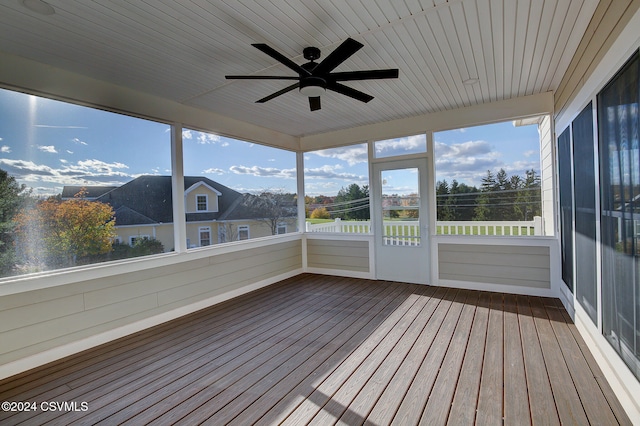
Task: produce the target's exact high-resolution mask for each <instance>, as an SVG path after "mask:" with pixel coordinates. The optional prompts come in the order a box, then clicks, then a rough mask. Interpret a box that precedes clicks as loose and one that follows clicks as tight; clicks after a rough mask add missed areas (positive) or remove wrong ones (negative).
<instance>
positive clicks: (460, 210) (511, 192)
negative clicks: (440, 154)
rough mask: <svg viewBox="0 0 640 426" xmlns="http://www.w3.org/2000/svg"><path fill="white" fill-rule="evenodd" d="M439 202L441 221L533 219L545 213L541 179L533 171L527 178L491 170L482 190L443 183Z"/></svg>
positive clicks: (456, 183)
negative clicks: (543, 210)
mask: <svg viewBox="0 0 640 426" xmlns="http://www.w3.org/2000/svg"><path fill="white" fill-rule="evenodd" d="M436 201H437V212H438V220H443V221H471V220H481V221H485V220H497V221H507V220H510V221H521V220H533V217H534V216H540V214H541V211H542V202H541V196H540V176H539V175H538V174H537V173H536V171H535V170H533V169H532V170H528V171H527V172H525V175H524V176H518V175H512V176H508V175H507V172H506V171H505V170H504V169H500V170H499V171H498V173H496V174H495V175H494V174H493V173H492V172H491V171H490V170H487V175H486V176H485V177H484V178H483V179H482V184H481V185H480V188H478V187H476V186H469V185H467V184H464V183H458V181H456V180H455V179H454V180H453V181H452V182H451V183H449V182H447V181H446V180H441V181H438V182H436Z"/></svg>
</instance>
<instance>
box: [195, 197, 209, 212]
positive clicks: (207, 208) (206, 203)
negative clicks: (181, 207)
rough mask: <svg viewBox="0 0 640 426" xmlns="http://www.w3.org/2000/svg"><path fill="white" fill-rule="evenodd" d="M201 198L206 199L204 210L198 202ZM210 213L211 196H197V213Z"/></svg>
mask: <svg viewBox="0 0 640 426" xmlns="http://www.w3.org/2000/svg"><path fill="white" fill-rule="evenodd" d="M199 197H204V209H200V208H199V205H200V203H199V202H198V198H199ZM208 211H209V196H208V195H207V194H196V212H197V213H201V212H208Z"/></svg>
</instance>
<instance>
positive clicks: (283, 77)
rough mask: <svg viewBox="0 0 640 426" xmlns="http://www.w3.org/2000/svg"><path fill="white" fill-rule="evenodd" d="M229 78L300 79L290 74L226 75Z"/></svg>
mask: <svg viewBox="0 0 640 426" xmlns="http://www.w3.org/2000/svg"><path fill="white" fill-rule="evenodd" d="M224 78H226V79H227V80H300V77H292V76H290V75H225V76H224Z"/></svg>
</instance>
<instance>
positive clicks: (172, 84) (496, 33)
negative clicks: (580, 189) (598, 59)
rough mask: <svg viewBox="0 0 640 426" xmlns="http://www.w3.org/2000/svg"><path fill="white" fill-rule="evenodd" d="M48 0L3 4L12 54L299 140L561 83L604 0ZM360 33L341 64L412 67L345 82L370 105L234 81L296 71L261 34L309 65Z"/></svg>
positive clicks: (4, 34)
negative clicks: (37, 7) (315, 53)
mask: <svg viewBox="0 0 640 426" xmlns="http://www.w3.org/2000/svg"><path fill="white" fill-rule="evenodd" d="M47 3H49V4H50V5H51V6H53V8H54V9H55V13H54V14H53V15H41V14H37V13H34V12H32V11H31V10H29V9H27V8H25V7H24V6H23V4H22V0H2V2H1V4H0V51H3V52H6V53H9V54H12V55H17V56H21V57H24V58H27V59H31V60H35V61H37V62H41V63H43V64H46V65H51V66H53V67H57V68H61V69H64V70H67V71H71V72H75V73H79V74H83V75H86V76H90V77H93V78H95V79H99V80H104V81H106V82H109V83H113V84H117V85H121V86H125V87H128V88H133V89H136V90H139V91H142V92H145V93H149V94H153V95H156V96H160V97H163V98H167V99H169V100H172V101H177V102H180V103H182V104H185V105H188V106H193V107H197V108H202V109H204V110H208V111H212V112H215V113H217V114H221V115H224V116H228V117H230V118H234V119H238V120H242V121H245V122H249V123H252V124H255V125H258V126H262V127H266V128H269V129H273V130H276V131H278V132H283V133H286V134H289V135H292V136H296V137H298V136H306V135H313V134H318V133H323V132H328V131H334V130H340V129H346V128H351V127H355V126H361V125H367V124H373V123H378V122H384V121H388V120H394V119H401V118H408V117H413V116H417V115H422V114H428V113H433V112H437V111H443V110H450V109H455V108H460V107H465V106H470V105H476V104H482V103H486V102H492V101H499V100H505V99H510V98H515V97H520V96H525V95H531V94H538V93H543V92H547V91H553V90H555V89H556V88H557V87H558V85H559V83H560V80H561V78H562V76H563V74H564V72H565V71H566V69H567V67H568V65H569V62H570V60H571V58H572V56H573V54H574V52H575V50H576V48H577V46H578V43H579V42H580V39H581V38H582V36H583V34H584V31H585V29H586V27H587V24H588V23H589V21H590V19H591V17H592V15H593V12H594V10H595V8H596V6H597V3H598V1H597V0H449V1H447V0H387V1H385V0H349V1H344V0H319V1H305V0H272V1H254V0H215V1H214V0H210V1H207V0H181V1H175V0H145V1H142V0H111V1H89V0H75V1H68V0H47ZM348 37H351V38H354V39H356V40H357V41H359V42H361V43H363V44H364V47H363V48H362V49H361V50H360V51H358V52H357V53H356V54H354V55H353V56H351V58H349V59H348V60H346V61H345V62H344V63H343V64H341V65H340V66H339V67H338V68H337V69H336V71H353V70H366V69H380V68H399V70H400V77H399V78H398V79H397V80H378V81H373V80H372V81H357V82H346V83H345V84H346V85H348V86H351V87H353V88H356V89H358V90H361V91H364V92H366V93H369V94H371V95H373V96H374V97H375V99H373V100H372V101H371V102H369V103H367V104H365V103H361V102H359V101H357V100H354V99H351V98H348V97H345V96H342V95H339V94H336V93H333V92H327V94H326V95H323V97H322V109H321V110H320V111H315V112H311V111H309V106H308V101H307V98H305V97H303V96H302V95H301V94H299V93H298V92H297V91H292V92H289V93H287V94H285V95H282V96H280V97H278V98H275V99H273V100H271V101H269V102H266V103H264V104H256V103H255V101H256V100H258V99H260V98H262V97H264V96H266V95H269V94H270V93H272V92H275V91H277V90H280V89H282V88H284V87H286V86H288V85H290V84H291V82H290V81H272V80H234V81H231V80H225V77H224V76H225V75H227V74H256V75H295V73H293V71H291V70H289V69H288V68H286V67H284V66H282V65H280V64H279V63H277V62H276V61H275V60H273V59H272V58H270V57H269V56H267V55H266V54H264V53H262V52H260V51H259V50H257V49H255V48H254V47H252V46H251V43H267V44H268V45H269V46H271V47H273V48H274V49H276V50H278V51H279V52H281V53H282V54H284V55H285V56H287V57H289V58H291V59H292V60H293V61H294V62H296V63H299V64H302V63H304V62H306V60H305V59H304V58H303V57H302V50H303V48H304V47H307V46H316V47H319V48H320V49H321V51H322V57H321V58H320V60H322V58H324V57H326V55H328V54H329V52H331V51H332V50H333V49H334V48H336V47H337V46H338V45H339V44H340V43H341V42H343V41H344V40H345V39H347V38H348ZM0 66H1V64H0ZM468 79H477V80H478V82H477V83H476V84H472V85H466V84H464V83H463V81H465V80H468ZM0 83H5V84H6V85H10V84H11V82H0Z"/></svg>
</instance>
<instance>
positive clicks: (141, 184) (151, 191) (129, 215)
mask: <svg viewBox="0 0 640 426" xmlns="http://www.w3.org/2000/svg"><path fill="white" fill-rule="evenodd" d="M198 182H203V183H205V184H207V185H208V186H210V187H212V188H214V189H215V190H217V191H218V192H220V193H221V194H222V195H220V196H219V197H218V209H219V211H218V212H215V213H212V212H206V213H188V214H187V221H188V222H191V221H204V220H216V219H218V217H219V216H220V215H221V214H222V213H223V212H224V211H225V209H227V208H229V206H231V205H232V204H233V202H234V201H235V200H236V199H238V198H241V197H242V194H240V193H239V192H237V191H234V190H233V189H231V188H228V187H226V186H224V185H222V184H219V183H218V182H214V181H212V180H211V179H209V178H206V177H200V176H185V177H184V187H185V190H186V189H188V188H190V187H191V186H193V185H195V184H196V183H198ZM172 199H173V197H172V191H171V176H140V177H138V178H136V179H134V180H132V181H130V182H127V183H125V184H124V185H122V186H120V187H117V188H115V189H111V190H110V191H108V192H106V193H104V194H103V195H101V196H99V197H97V198H96V201H101V202H103V203H108V204H110V205H111V206H112V207H113V209H114V210H115V211H116V213H117V212H120V214H119V215H116V224H117V225H139V224H151V223H172V222H173V205H172Z"/></svg>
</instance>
